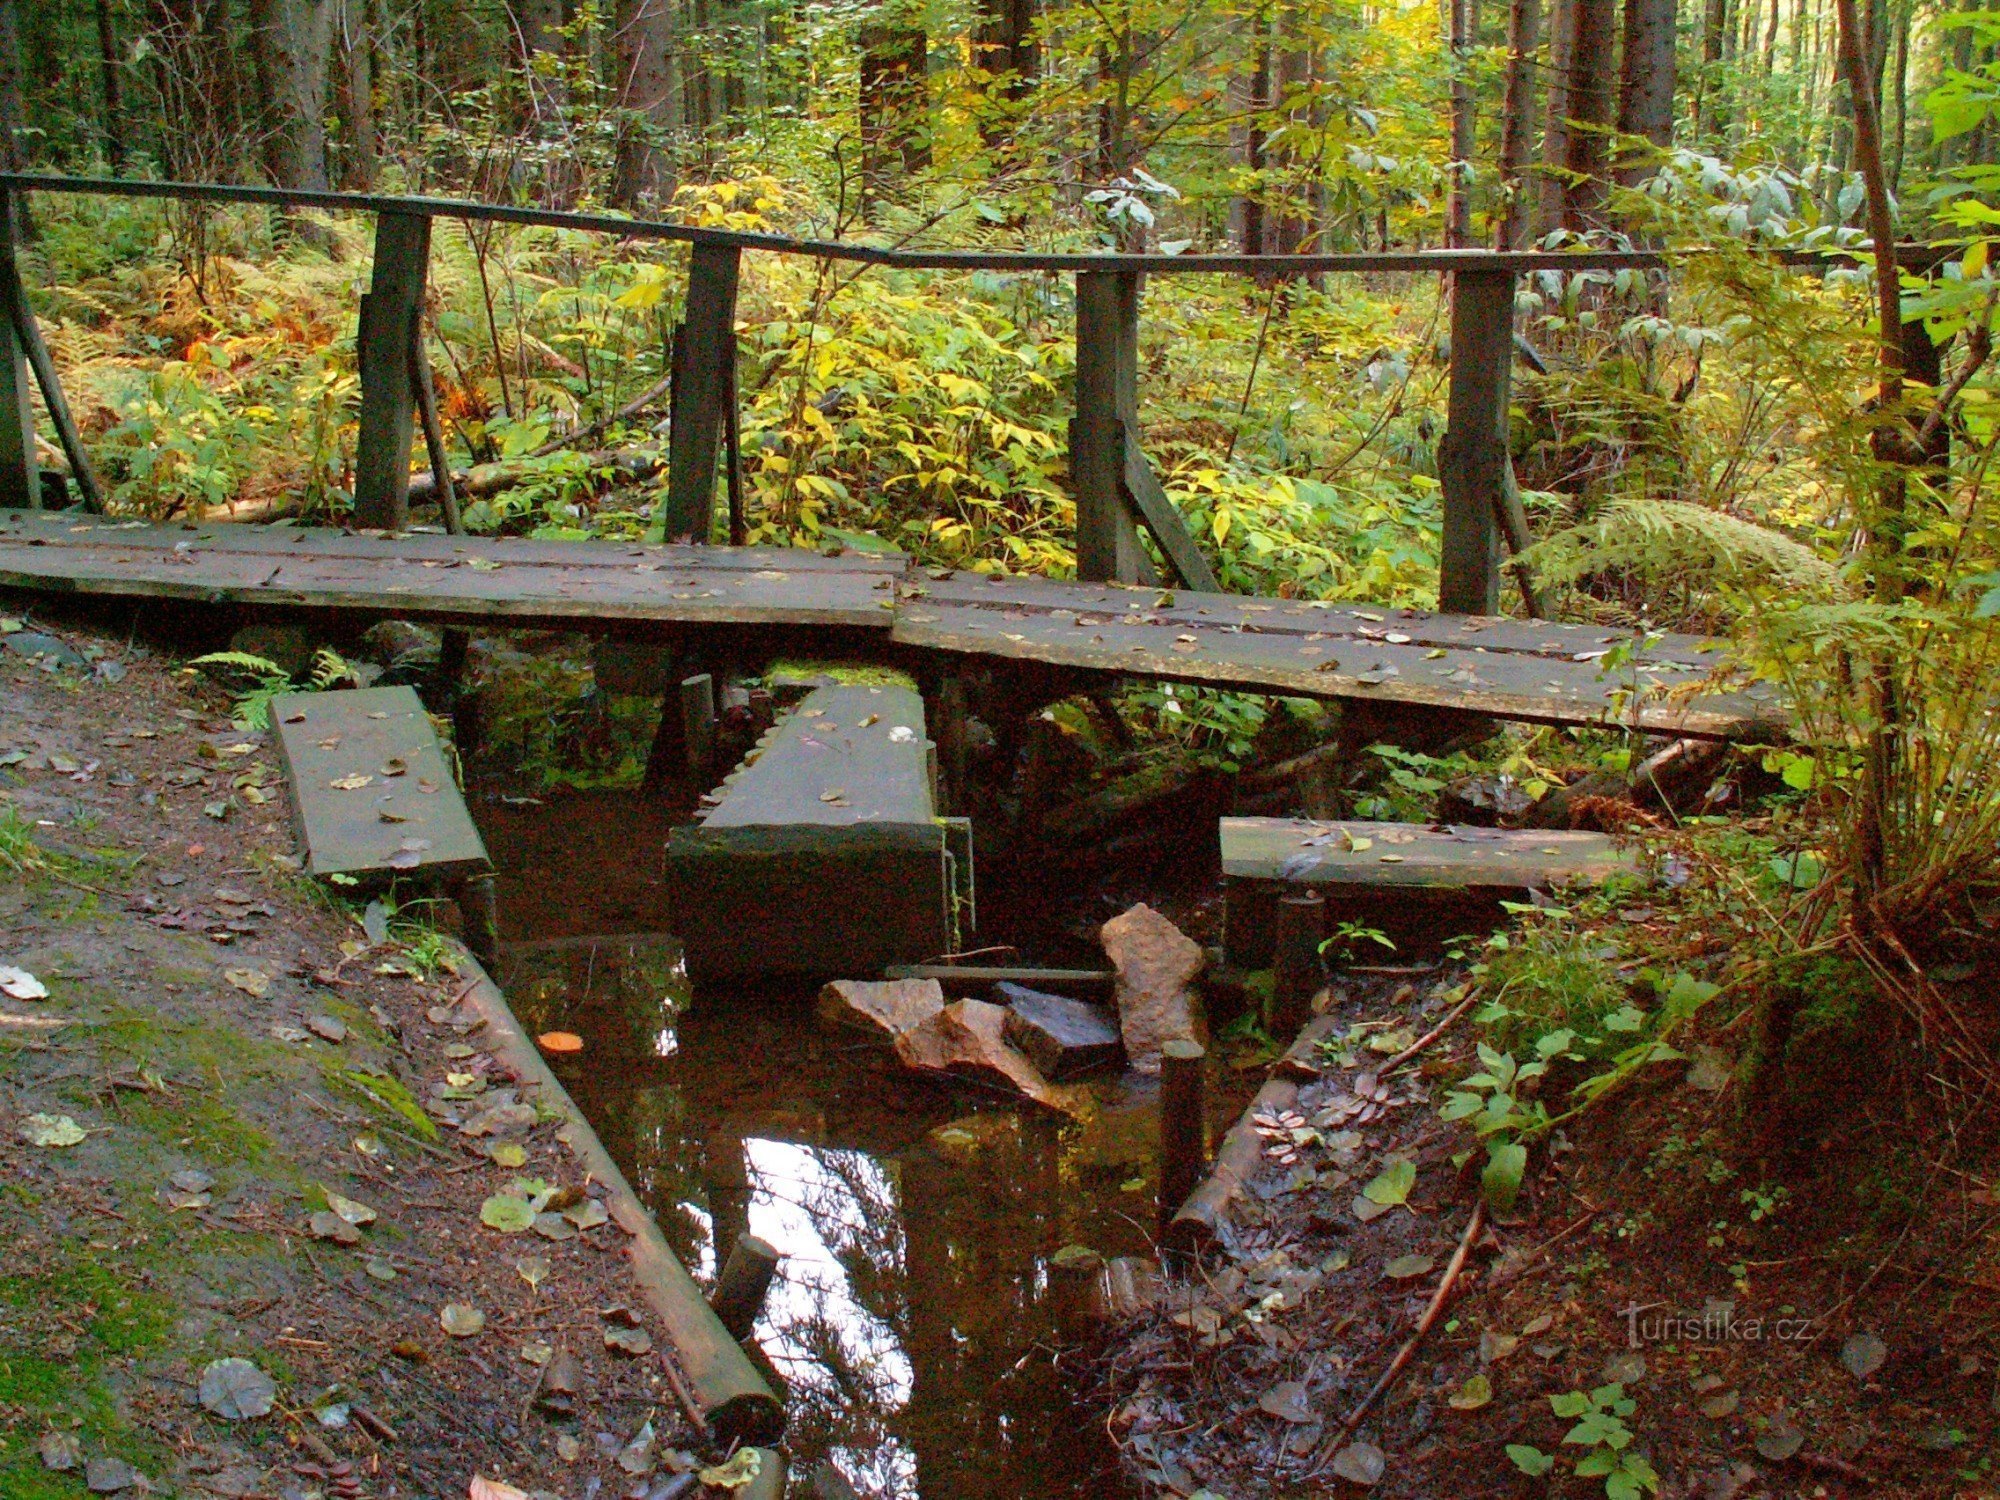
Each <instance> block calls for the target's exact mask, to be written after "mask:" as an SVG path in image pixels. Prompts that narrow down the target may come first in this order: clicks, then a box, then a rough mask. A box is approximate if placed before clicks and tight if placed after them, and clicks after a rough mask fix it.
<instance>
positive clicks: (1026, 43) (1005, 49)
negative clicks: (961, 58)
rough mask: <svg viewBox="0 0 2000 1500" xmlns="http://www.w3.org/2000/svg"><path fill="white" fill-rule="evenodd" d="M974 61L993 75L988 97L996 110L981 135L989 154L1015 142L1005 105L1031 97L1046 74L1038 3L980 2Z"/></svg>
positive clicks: (987, 117) (1023, 0)
mask: <svg viewBox="0 0 2000 1500" xmlns="http://www.w3.org/2000/svg"><path fill="white" fill-rule="evenodd" d="M972 60H973V61H974V62H975V63H976V64H978V66H979V67H980V68H981V69H982V70H984V71H985V72H986V73H987V74H988V75H989V76H990V78H991V80H992V83H991V85H990V88H989V94H988V97H989V98H990V99H991V100H992V101H993V104H994V106H995V107H994V108H993V109H991V110H990V111H989V112H988V113H987V114H985V115H984V116H983V117H982V118H981V120H980V125H979V131H980V136H981V138H982V139H983V140H984V141H985V142H986V145H987V147H988V149H989V150H990V149H993V148H996V147H1002V146H1005V145H1006V144H1007V143H1008V142H1009V141H1011V140H1012V138H1013V130H1012V128H1011V123H1010V122H1011V121H1012V119H1013V118H1014V114H1015V111H1013V110H1010V109H1009V108H1008V107H1007V106H1010V105H1018V104H1020V103H1021V101H1022V100H1024V99H1026V98H1027V97H1028V96H1029V95H1030V94H1032V93H1033V92H1034V91H1035V81H1036V79H1037V78H1038V77H1039V76H1040V74H1041V71H1042V58H1041V49H1040V48H1039V47H1038V46H1037V45H1036V42H1035V5H1034V0H979V5H978V19H977V21H976V22H975V26H974V31H973V41H972Z"/></svg>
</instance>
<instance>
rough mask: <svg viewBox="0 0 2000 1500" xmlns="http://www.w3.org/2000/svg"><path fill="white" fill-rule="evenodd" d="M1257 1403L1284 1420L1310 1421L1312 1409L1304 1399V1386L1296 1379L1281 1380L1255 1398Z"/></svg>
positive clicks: (1311, 1419) (1312, 1418)
mask: <svg viewBox="0 0 2000 1500" xmlns="http://www.w3.org/2000/svg"><path fill="white" fill-rule="evenodd" d="M1257 1405H1258V1406H1259V1407H1260V1408H1262V1409H1263V1410H1265V1411H1267V1412H1269V1413H1270V1414H1271V1415H1272V1416H1274V1417H1278V1418H1280V1419H1282V1420H1283V1421H1286V1422H1310V1421H1313V1420H1314V1417H1313V1409H1312V1407H1311V1406H1310V1405H1309V1404H1308V1403H1307V1401H1306V1388H1305V1386H1303V1385H1302V1384H1300V1383H1299V1382H1298V1381H1296V1380H1281V1381H1279V1382H1278V1383H1277V1384H1276V1385H1274V1386H1272V1387H1271V1388H1270V1389H1269V1390H1268V1391H1266V1392H1264V1394H1263V1395H1261V1396H1259V1397H1258V1398H1257Z"/></svg>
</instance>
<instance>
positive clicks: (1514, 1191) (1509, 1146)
mask: <svg viewBox="0 0 2000 1500" xmlns="http://www.w3.org/2000/svg"><path fill="white" fill-rule="evenodd" d="M1527 1169H1528V1148H1527V1147H1526V1146H1523V1145H1520V1144H1519V1143H1517V1142H1514V1141H1494V1142H1493V1143H1492V1144H1491V1145H1490V1146H1488V1147H1487V1157H1486V1169H1485V1170H1484V1171H1483V1172H1481V1173H1480V1174H1479V1190H1480V1192H1482V1193H1483V1194H1485V1196H1486V1206H1487V1207H1488V1208H1490V1209H1492V1210H1493V1212H1495V1213H1496V1214H1504V1213H1511V1212H1512V1211H1513V1208H1514V1200H1515V1199H1516V1198H1518V1197H1520V1195H1521V1177H1522V1174H1524V1173H1525V1172H1526V1171H1527Z"/></svg>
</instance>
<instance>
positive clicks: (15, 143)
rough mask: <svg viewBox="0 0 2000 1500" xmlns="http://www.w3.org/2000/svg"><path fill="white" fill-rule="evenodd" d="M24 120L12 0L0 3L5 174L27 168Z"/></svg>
mask: <svg viewBox="0 0 2000 1500" xmlns="http://www.w3.org/2000/svg"><path fill="white" fill-rule="evenodd" d="M25 120H26V114H25V111H24V110H23V108H22V100H21V26H20V17H19V15H18V14H17V13H16V11H15V5H14V0H0V166H4V167H5V168H6V170H7V171H9V172H25V171H26V170H27V168H28V157H27V148H26V145H25V143H24V142H23V141H22V139H21V127H22V125H23V123H24V122H25Z"/></svg>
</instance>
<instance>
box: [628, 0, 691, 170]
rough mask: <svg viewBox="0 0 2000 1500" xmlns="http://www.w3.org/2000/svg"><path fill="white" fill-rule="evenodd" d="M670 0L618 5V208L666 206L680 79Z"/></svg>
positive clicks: (630, 0) (678, 118) (637, 0)
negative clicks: (621, 114)
mask: <svg viewBox="0 0 2000 1500" xmlns="http://www.w3.org/2000/svg"><path fill="white" fill-rule="evenodd" d="M678 41H679V38H678V36H677V35H676V28H675V25H674V0H621V3H620V4H619V7H618V102H619V106H620V108H621V109H622V110H623V111H624V117H623V119H622V121H621V122H620V126H619V132H618V175H617V182H616V185H615V188H614V193H615V198H616V201H617V203H618V205H619V206H620V207H621V208H635V207H637V206H638V205H639V203H640V202H641V200H644V199H650V200H651V201H653V202H655V203H668V202H671V201H672V199H673V196H674V160H673V154H672V152H671V151H670V150H669V149H668V144H667V143H668V140H669V138H670V137H671V135H672V132H673V131H674V130H675V129H676V128H677V127H678V126H679V125H680V123H681V76H680V66H679V59H678V56H677V54H676V48H677V46H678Z"/></svg>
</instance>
